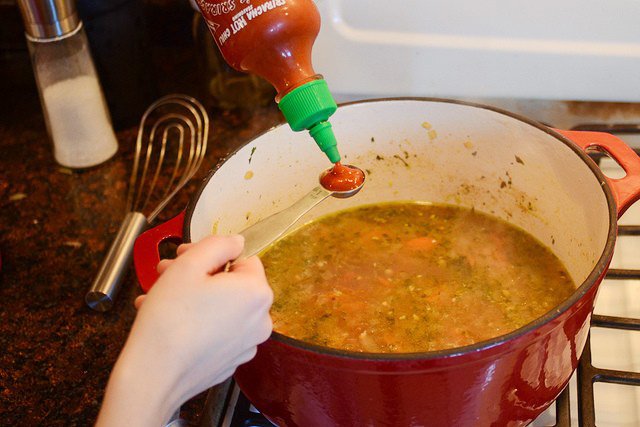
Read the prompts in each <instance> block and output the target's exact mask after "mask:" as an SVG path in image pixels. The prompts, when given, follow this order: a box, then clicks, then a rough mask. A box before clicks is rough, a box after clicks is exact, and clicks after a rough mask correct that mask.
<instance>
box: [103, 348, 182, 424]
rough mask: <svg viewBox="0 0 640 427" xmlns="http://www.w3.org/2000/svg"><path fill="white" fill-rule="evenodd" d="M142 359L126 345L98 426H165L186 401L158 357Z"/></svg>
mask: <svg viewBox="0 0 640 427" xmlns="http://www.w3.org/2000/svg"><path fill="white" fill-rule="evenodd" d="M142 359H145V358H144V357H140V355H139V354H136V353H135V352H133V351H128V349H127V346H125V348H124V349H123V352H122V354H121V355H120V357H119V358H118V361H117V362H116V364H115V366H114V368H113V371H112V372H111V376H110V377H109V383H108V385H107V389H106V392H105V396H104V400H103V403H102V408H101V410H100V414H99V416H98V420H97V423H96V426H97V427H112V426H114V427H115V426H118V427H121V426H136V427H147V426H148V427H161V426H164V425H165V424H166V422H167V421H168V420H169V418H170V416H171V415H172V414H173V412H175V410H176V409H177V408H178V407H179V406H180V404H181V403H182V402H181V398H182V396H180V393H179V392H178V391H177V389H176V385H175V384H174V383H175V379H174V378H172V376H171V374H170V373H169V372H168V371H167V370H166V369H162V368H161V367H160V366H158V365H159V364H158V363H156V362H157V360H142Z"/></svg>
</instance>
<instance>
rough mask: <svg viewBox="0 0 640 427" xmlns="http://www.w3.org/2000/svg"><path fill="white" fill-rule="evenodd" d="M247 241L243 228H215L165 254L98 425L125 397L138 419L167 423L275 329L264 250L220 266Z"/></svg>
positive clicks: (114, 374)
mask: <svg viewBox="0 0 640 427" xmlns="http://www.w3.org/2000/svg"><path fill="white" fill-rule="evenodd" d="M242 247H243V239H242V237H240V236H233V237H221V236H211V237H208V238H206V239H204V240H202V241H201V242H198V243H195V244H189V245H181V246H180V247H179V248H178V257H177V258H176V259H175V260H170V261H169V260H166V261H163V262H161V264H160V265H159V266H158V271H159V272H160V273H161V274H160V277H159V279H158V281H157V282H156V283H155V285H154V286H153V288H152V289H151V290H150V291H149V293H148V294H147V295H146V296H145V297H144V298H143V299H142V298H141V299H138V300H137V301H136V305H137V306H138V307H139V312H138V315H137V316H136V319H135V321H134V324H133V327H132V329H131V332H130V334H129V338H128V340H127V342H126V344H125V346H124V348H123V350H122V353H121V354H120V356H119V358H118V361H117V363H116V365H115V367H114V370H113V372H112V375H111V378H110V380H109V386H108V387H107V393H106V395H105V402H104V404H103V408H102V410H101V413H100V417H99V420H98V425H105V426H106V425H117V424H112V423H106V421H107V420H108V419H109V418H106V417H107V415H108V414H110V413H112V412H113V413H120V412H122V411H119V410H117V409H111V408H113V407H115V408H119V407H122V404H124V405H126V406H127V407H129V408H131V409H129V410H126V411H125V412H127V414H126V418H125V419H126V420H128V422H130V423H131V425H139V426H144V425H161V424H162V422H165V421H166V420H167V419H168V418H169V416H170V415H171V414H172V413H173V411H174V410H175V409H176V408H177V407H178V406H179V405H180V404H181V403H183V402H184V401H186V400H187V399H189V398H190V397H192V396H194V395H196V394H198V393H200V392H201V391H203V390H206V389H207V388H209V387H211V386H212V385H214V384H216V383H219V382H222V381H223V380H225V379H226V378H228V377H230V376H231V375H232V374H233V372H234V371H235V369H236V367H237V366H238V365H240V364H242V363H245V362H247V361H249V360H250V359H251V358H253V356H254V355H255V353H256V346H257V345H258V344H259V343H261V342H263V341H265V340H266V339H268V337H269V335H270V334H271V328H272V324H271V318H270V317H269V308H270V306H271V303H272V301H273V292H272V291H271V288H270V287H269V285H268V284H267V281H266V277H265V275H264V270H263V268H262V264H261V263H260V260H259V259H258V258H257V257H252V258H248V259H245V260H241V261H238V262H237V263H235V264H234V265H233V266H232V267H231V269H230V271H229V272H221V271H220V270H221V269H222V268H223V267H224V266H225V265H226V263H227V262H228V261H230V260H233V259H235V258H236V257H237V256H238V255H239V254H240V252H241V250H242ZM119 402H120V404H118V403H119ZM112 403H113V404H112ZM136 406H139V407H141V408H137V409H133V408H134V407H136ZM131 411H134V412H135V414H134V413H132V412H131ZM142 412H144V413H142ZM135 417H137V419H136V422H132V420H133V419H134V418H135ZM102 420H105V423H102V424H101V421H102ZM147 421H148V422H150V424H146V422H147Z"/></svg>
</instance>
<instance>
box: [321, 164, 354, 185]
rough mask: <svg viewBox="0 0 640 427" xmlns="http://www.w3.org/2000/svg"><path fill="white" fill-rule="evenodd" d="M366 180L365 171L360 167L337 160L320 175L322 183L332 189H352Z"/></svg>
mask: <svg viewBox="0 0 640 427" xmlns="http://www.w3.org/2000/svg"><path fill="white" fill-rule="evenodd" d="M363 182H364V172H362V171H361V170H360V169H358V168H354V167H351V166H346V165H343V164H342V163H340V162H336V163H335V164H334V165H333V168H331V169H330V170H328V171H326V172H325V173H324V174H323V175H322V176H321V177H320V184H321V185H322V186H323V187H324V188H326V189H327V190H330V191H350V190H355V189H356V188H358V187H360V186H361V185H362V183H363Z"/></svg>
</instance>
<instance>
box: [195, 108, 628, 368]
mask: <svg viewBox="0 0 640 427" xmlns="http://www.w3.org/2000/svg"><path fill="white" fill-rule="evenodd" d="M388 101H416V102H440V103H446V104H459V105H465V106H469V107H476V108H481V109H485V110H489V111H493V112H496V113H498V114H503V115H506V116H509V117H511V118H514V119H516V120H519V121H521V122H524V123H526V124H528V125H531V126H533V127H535V128H537V129H539V130H541V131H543V132H545V133H547V134H549V135H551V136H553V137H554V138H556V139H557V140H559V141H560V142H562V143H564V144H565V145H566V146H567V147H569V148H570V149H571V150H573V152H574V153H575V154H576V155H577V156H578V157H580V159H582V161H583V162H584V163H585V164H586V165H587V166H588V167H589V168H590V169H591V171H592V172H593V174H594V175H595V177H596V178H597V179H598V180H599V182H601V183H603V185H601V186H600V188H601V189H602V191H603V192H604V195H605V198H606V200H607V206H608V208H609V230H608V233H607V241H606V243H605V247H604V249H603V251H602V254H601V255H600V258H599V259H598V261H597V262H596V263H595V266H594V268H593V269H592V270H591V273H589V275H588V276H587V278H586V279H585V280H584V281H583V282H582V284H581V285H580V286H578V287H577V288H576V290H575V292H574V293H573V294H572V295H571V296H570V297H569V298H568V299H566V300H565V301H564V302H562V303H561V304H559V305H558V306H556V307H555V308H553V309H552V310H550V311H549V312H547V313H546V314H544V315H543V316H541V317H539V318H537V319H536V320H534V321H532V322H530V323H528V324H526V325H524V326H522V327H520V328H518V329H516V330H514V331H512V332H510V333H508V334H504V335H500V336H497V337H495V338H492V339H489V340H484V341H480V342H477V343H475V344H472V345H466V346H463V347H455V348H451V349H445V350H437V351H427V352H416V353H364V352H355V351H348V350H340V349H334V348H330V347H323V346H319V345H315V344H309V343H306V342H304V341H301V340H298V339H295V338H290V337H288V336H286V335H283V334H280V333H278V332H276V331H273V332H272V334H271V337H270V339H273V340H275V341H279V342H281V343H283V344H286V345H290V346H292V347H297V348H299V349H302V350H306V351H310V352H313V353H320V354H324V355H331V356H336V357H341V358H347V359H354V360H363V361H366V360H370V361H376V362H384V361H389V362H393V361H397V360H432V359H443V358H451V357H457V356H461V355H463V354H468V353H476V352H480V351H483V350H488V349H491V348H494V347H498V346H500V345H502V344H504V343H506V342H509V341H512V340H515V339H516V338H519V337H521V336H523V335H526V334H527V333H529V332H532V331H534V330H536V329H538V328H540V327H542V326H543V325H545V324H547V323H550V322H551V321H553V320H554V319H556V318H557V317H559V316H560V315H562V314H563V313H565V312H566V311H567V310H568V309H569V308H571V307H573V306H574V305H575V304H577V303H578V302H579V301H580V300H582V298H583V297H584V296H585V294H587V292H589V290H591V288H592V287H593V286H596V285H597V284H599V283H600V280H599V279H600V277H601V276H603V275H604V273H605V271H606V270H607V268H608V265H609V261H610V259H611V257H612V256H613V250H614V247H615V241H616V236H617V207H616V202H615V198H614V196H613V192H612V191H611V188H610V187H609V185H608V183H607V179H606V177H605V175H604V174H603V173H602V171H601V170H600V168H599V167H598V166H597V165H596V163H595V162H594V161H593V160H592V159H591V158H590V157H589V156H588V155H587V154H586V153H585V152H584V151H583V150H582V149H581V148H580V147H578V146H577V145H576V144H575V143H573V142H572V141H571V140H569V139H568V138H566V137H565V136H563V135H561V134H559V133H558V132H556V131H554V130H553V129H552V128H550V127H548V126H545V125H543V124H542V123H540V122H537V121H535V120H532V119H529V118H527V117H524V116H522V115H519V114H516V113H512V112H510V111H507V110H503V109H501V108H498V107H494V106H490V105H484V104H479V103H475V102H469V101H462V100H457V99H446V98H431V97H389V98H372V99H365V100H359V101H351V102H345V103H341V104H339V107H345V106H349V105H359V104H367V103H377V102H388ZM284 125H286V122H285V121H284V120H283V121H281V122H280V123H279V124H277V125H275V126H273V127H271V128H269V129H267V130H265V131H263V132H261V133H260V134H258V135H256V136H255V137H254V138H252V139H250V140H247V141H246V142H245V143H243V144H241V145H240V146H238V147H237V148H236V149H235V150H233V151H232V152H230V153H229V154H228V155H227V156H225V157H224V158H223V159H222V160H221V161H220V162H218V163H217V164H216V165H215V166H214V167H213V168H212V169H211V171H209V174H208V175H207V177H206V178H204V179H203V181H202V183H201V184H200V186H199V187H198V189H197V190H196V192H195V193H194V195H193V197H191V199H190V200H189V203H188V205H187V208H186V211H185V218H184V223H183V236H184V241H185V242H190V241H191V231H190V228H191V227H190V224H191V218H192V215H193V212H194V210H195V207H196V206H197V204H198V200H199V199H200V196H201V195H202V193H203V191H204V189H205V187H206V186H207V184H208V183H209V180H210V179H211V178H212V177H213V175H214V174H215V173H216V172H217V171H218V169H220V168H221V167H222V165H224V164H225V163H226V162H227V160H228V159H229V158H231V157H233V156H234V155H235V154H236V153H237V152H238V151H239V150H241V149H242V148H243V147H245V146H246V145H247V144H250V143H251V142H253V141H254V140H256V139H257V138H260V137H262V136H263V135H265V134H267V133H268V132H271V131H272V130H274V129H276V128H278V127H280V126H284Z"/></svg>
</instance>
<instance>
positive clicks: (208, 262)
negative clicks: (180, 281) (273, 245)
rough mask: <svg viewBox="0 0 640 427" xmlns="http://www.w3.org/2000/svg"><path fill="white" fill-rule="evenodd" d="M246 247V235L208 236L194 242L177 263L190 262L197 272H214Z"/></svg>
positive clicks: (179, 257)
mask: <svg viewBox="0 0 640 427" xmlns="http://www.w3.org/2000/svg"><path fill="white" fill-rule="evenodd" d="M243 247H244V237H242V236H240V235H235V236H208V237H206V238H204V239H202V240H201V241H199V242H198V243H195V244H193V245H192V246H191V247H190V248H189V250H188V251H185V252H184V253H183V254H181V255H179V256H178V258H176V260H175V262H176V263H181V264H183V263H188V264H189V265H190V268H191V269H193V270H194V272H197V273H205V274H213V273H215V272H217V271H219V270H220V269H221V268H222V267H224V266H225V265H226V264H227V262H229V261H232V260H234V259H236V258H237V257H238V256H239V255H240V253H241V252H242V248H243Z"/></svg>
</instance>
